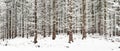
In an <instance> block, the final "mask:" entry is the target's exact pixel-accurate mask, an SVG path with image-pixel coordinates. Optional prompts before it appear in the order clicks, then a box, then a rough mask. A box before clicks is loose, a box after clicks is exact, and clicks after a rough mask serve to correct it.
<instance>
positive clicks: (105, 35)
mask: <svg viewBox="0 0 120 51" xmlns="http://www.w3.org/2000/svg"><path fill="white" fill-rule="evenodd" d="M106 7H107V5H106V0H104V35H105V36H106V34H107V32H106V13H107V12H106Z"/></svg>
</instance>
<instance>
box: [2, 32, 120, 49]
mask: <svg viewBox="0 0 120 51" xmlns="http://www.w3.org/2000/svg"><path fill="white" fill-rule="evenodd" d="M73 39H74V42H72V43H71V44H69V43H68V36H67V35H57V37H56V39H55V40H52V38H51V37H46V38H42V37H41V36H38V43H37V44H34V43H33V37H31V38H28V39H27V38H20V37H18V38H14V39H11V40H5V41H2V40H0V51H1V50H2V51H9V50H12V51H40V50H43V51H46V50H47V51H48V50H49V51H68V50H70V51H120V42H119V41H120V38H119V37H113V38H112V39H111V38H109V39H105V38H103V37H100V36H99V37H97V36H90V35H89V36H87V38H86V39H85V40H82V39H81V35H77V34H75V35H74V38H73Z"/></svg>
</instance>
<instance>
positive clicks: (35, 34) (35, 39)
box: [34, 0, 37, 44]
mask: <svg viewBox="0 0 120 51" xmlns="http://www.w3.org/2000/svg"><path fill="white" fill-rule="evenodd" d="M34 9H35V11H34V17H35V32H34V36H35V37H34V43H35V44H36V43H37V0H35V7H34Z"/></svg>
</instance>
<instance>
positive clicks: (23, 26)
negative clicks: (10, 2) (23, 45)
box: [22, 0, 24, 38]
mask: <svg viewBox="0 0 120 51" xmlns="http://www.w3.org/2000/svg"><path fill="white" fill-rule="evenodd" d="M22 3H24V0H22ZM22 38H24V4H22Z"/></svg>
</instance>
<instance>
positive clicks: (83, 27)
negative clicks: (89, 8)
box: [82, 0, 86, 39]
mask: <svg viewBox="0 0 120 51" xmlns="http://www.w3.org/2000/svg"><path fill="white" fill-rule="evenodd" d="M82 3H83V26H82V33H83V37H82V39H85V38H86V0H82Z"/></svg>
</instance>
